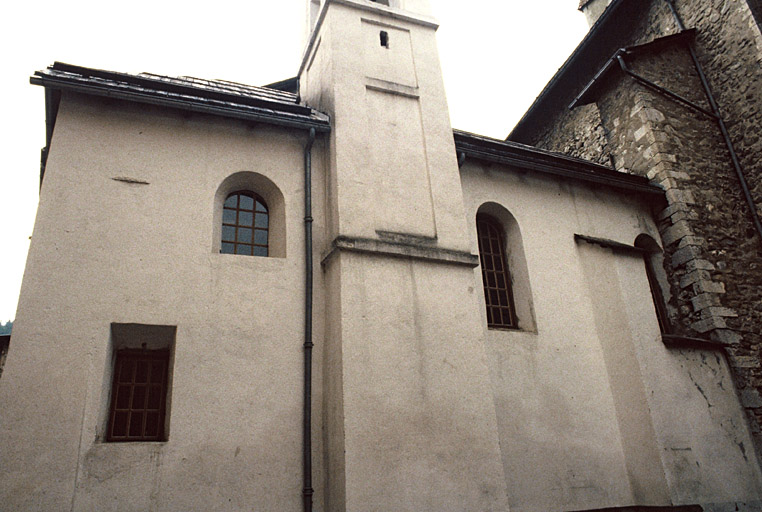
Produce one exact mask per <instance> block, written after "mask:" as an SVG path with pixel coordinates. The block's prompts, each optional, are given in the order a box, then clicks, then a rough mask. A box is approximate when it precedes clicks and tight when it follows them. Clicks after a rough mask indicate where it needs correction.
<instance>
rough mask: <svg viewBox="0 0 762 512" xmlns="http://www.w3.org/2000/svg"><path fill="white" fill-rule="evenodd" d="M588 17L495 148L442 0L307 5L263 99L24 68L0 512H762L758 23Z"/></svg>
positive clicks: (234, 89)
mask: <svg viewBox="0 0 762 512" xmlns="http://www.w3.org/2000/svg"><path fill="white" fill-rule="evenodd" d="M580 7H581V8H582V9H584V10H586V13H587V14H588V16H589V18H590V20H591V21H592V23H593V25H592V28H591V32H590V34H589V35H588V36H587V38H586V39H585V40H584V41H583V42H582V44H581V45H580V47H579V48H578V49H577V50H576V51H575V53H574V54H573V55H572V57H570V59H569V61H568V62H567V64H566V65H565V66H564V67H563V68H562V69H561V70H560V71H559V73H558V74H557V75H556V77H554V79H553V80H552V81H551V82H550V83H549V85H548V86H547V87H546V89H545V90H544V91H543V92H542V93H541V95H540V96H539V97H538V99H537V101H536V102H535V104H534V105H533V107H532V108H531V109H530V110H529V112H528V113H527V114H526V115H525V116H524V118H523V119H522V121H521V122H520V123H519V125H518V126H517V127H516V129H514V131H513V133H512V134H511V135H510V136H509V138H508V139H507V140H496V139H491V138H488V137H483V136H480V135H477V134H473V133H468V132H463V131H460V130H453V127H452V126H451V124H450V120H449V114H448V108H447V102H446V97H445V91H444V86H443V82H442V76H441V70H440V67H439V61H438V56H437V49H436V40H435V33H436V29H437V23H436V20H435V19H434V18H433V17H432V13H431V7H430V5H429V2H428V1H427V0H380V1H371V0H308V2H307V9H308V20H309V27H308V31H309V34H310V36H309V38H308V42H307V45H306V49H305V52H304V57H303V60H302V62H301V65H300V68H299V72H298V74H297V77H296V78H293V79H288V80H284V81H283V82H279V83H276V84H270V85H269V86H265V87H255V86H248V85H243V84H238V83H233V82H226V81H221V80H204V79H198V78H190V77H180V78H173V77H166V76H161V75H153V74H147V73H142V74H138V75H135V74H126V73H119V72H113V71H105V70H98V69H91V68H86V67H82V66H76V65H71V64H65V63H55V64H54V65H52V66H50V67H48V68H46V69H44V70H41V71H38V72H37V73H35V75H34V76H33V77H32V79H31V81H32V83H33V84H35V85H38V86H41V87H42V88H43V89H44V91H45V102H46V113H47V124H46V127H47V145H46V148H45V149H44V150H43V156H42V172H41V192H40V206H39V210H38V216H37V220H36V223H35V229H34V234H33V238H32V243H31V247H30V253H29V259H28V263H27V268H26V271H25V275H24V281H23V285H22V291H21V296H20V300H19V307H18V313H17V316H16V319H15V322H14V330H13V336H12V339H11V340H10V344H9V349H8V354H7V361H6V363H5V366H4V368H2V371H3V373H2V378H0V410H2V411H3V413H2V415H0V433H1V435H0V439H2V441H0V460H2V461H3V464H2V468H0V503H2V504H3V505H2V507H0V508H3V509H4V510H6V509H7V510H19V511H27V510H39V511H59V510H60V511H64V510H66V511H87V510H115V511H117V510H118V511H123V510H124V511H129V510H135V511H145V510H153V511H162V512H163V511H188V510H219V511H239V510H262V511H271V510H272V511H275V510H277V511H292V510H293V511H297V510H304V511H307V512H309V511H312V510H318V511H331V512H346V511H353V512H355V511H356V512H360V511H376V510H378V511H380V510H395V511H409V512H413V511H415V512H420V511H435V510H436V511H440V510H453V511H454V510H457V511H473V512H477V511H495V512H497V511H501V512H503V511H509V510H510V511H526V512H578V511H602V510H606V511H608V510H618V511H620V512H635V511H637V512H640V511H661V510H664V511H677V512H699V511H705V512H730V511H744V512H753V511H758V510H760V509H761V508H762V471H761V470H760V464H759V453H760V445H761V444H762V443H760V441H759V428H758V423H759V415H758V414H757V413H758V412H759V408H758V407H759V406H762V399H759V402H757V401H756V400H757V397H758V396H759V395H758V394H755V393H758V391H759V389H760V384H761V383H760V382H757V381H756V380H754V379H756V378H759V377H760V375H759V374H758V373H757V371H758V369H759V364H760V363H759V354H758V350H759V345H758V341H759V340H758V339H757V337H758V335H759V332H760V331H759V327H760V316H759V315H760V313H759V311H757V310H758V309H759V308H757V305H758V304H762V302H760V300H762V297H759V293H760V288H762V287H761V286H758V283H757V281H758V280H759V279H760V273H759V271H756V272H755V270H756V268H757V267H756V266H755V265H757V264H758V262H759V258H760V252H759V251H760V250H761V249H760V248H761V247H762V238H761V237H762V231H761V232H759V233H757V232H756V231H755V229H756V227H755V226H756V222H757V221H756V215H757V212H756V210H755V208H754V204H759V196H758V192H759V190H760V189H759V187H760V186H762V185H760V181H759V178H760V172H762V170H761V169H760V168H759V166H758V164H756V159H755V155H758V154H759V153H758V151H759V150H760V149H762V148H760V147H759V144H760V142H759V140H760V139H759V137H756V136H755V135H754V133H753V132H752V130H745V129H744V126H747V124H746V123H748V126H752V127H758V126H760V123H759V122H758V121H760V119H758V117H759V116H762V111H761V110H760V109H759V103H760V101H762V100H761V98H762V94H760V87H762V77H760V72H759V67H758V64H759V63H760V60H762V34H761V33H760V29H759V24H758V23H757V19H756V18H755V17H754V14H755V12H756V11H755V8H756V6H755V5H754V2H751V1H749V2H747V1H746V0H742V1H739V2H737V3H733V4H732V5H731V4H724V3H722V2H719V0H718V1H716V2H715V1H711V2H698V1H697V0H696V1H692V0H681V1H675V2H671V1H666V0H651V1H647V2H643V1H642V0H638V1H635V0H613V1H610V2H605V1H603V0H593V1H592V2H583V4H582V5H581V6H580ZM625 20H626V21H625ZM726 26H731V27H732V30H731V29H727V30H726V29H725V27H726ZM623 27H624V28H623ZM720 43H722V44H720ZM723 52H724V53H723ZM730 55H732V56H733V58H732V63H730V65H729V68H730V70H729V71H727V74H723V73H725V71H726V66H724V64H723V63H725V64H727V63H728V62H727V61H725V60H723V58H726V57H727V58H729V57H728V56H730ZM754 63H756V65H757V67H756V68H755V67H754ZM670 73H671V74H670ZM668 77H673V78H674V79H673V78H668ZM720 77H722V78H720ZM720 84H722V85H720ZM726 88H727V89H729V90H728V91H725V89H726ZM741 90H742V91H743V92H741ZM733 91H735V92H733ZM723 95H724V96H723ZM718 98H719V99H718ZM731 98H732V99H733V100H734V101H729V99H731ZM569 106H571V107H573V108H572V109H569V108H568V107H569ZM720 106H722V108H720ZM731 113H732V115H733V116H735V115H736V114H738V115H739V116H740V117H730V114H731ZM738 119H743V122H741V121H738ZM728 140H729V141H730V142H729V143H728ZM731 148H732V149H731ZM729 154H734V155H735V157H729V160H730V163H728V158H726V157H727V155H729ZM755 166H756V167H755ZM739 168H740V171H739ZM733 180H736V181H733ZM736 182H739V183H745V185H739V187H740V188H735V187H736ZM744 186H745V187H746V188H745V189H744ZM739 190H740V192H739ZM755 194H756V195H755ZM755 201H757V203H755ZM755 294H756V295H755ZM755 301H756V302H755ZM755 336H756V337H755Z"/></svg>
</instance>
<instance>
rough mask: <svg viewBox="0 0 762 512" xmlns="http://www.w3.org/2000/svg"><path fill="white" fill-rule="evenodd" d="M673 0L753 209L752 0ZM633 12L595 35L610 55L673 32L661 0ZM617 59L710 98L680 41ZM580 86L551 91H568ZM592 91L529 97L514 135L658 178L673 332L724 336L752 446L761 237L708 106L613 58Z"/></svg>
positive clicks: (756, 121) (758, 384)
mask: <svg viewBox="0 0 762 512" xmlns="http://www.w3.org/2000/svg"><path fill="white" fill-rule="evenodd" d="M674 3H675V5H676V7H677V10H678V12H679V14H680V16H681V18H682V20H683V23H684V25H685V27H686V28H695V29H696V39H695V42H694V43H693V47H694V48H695V52H696V55H697V59H698V61H699V63H700V64H701V66H702V67H703V68H704V71H705V73H706V76H707V80H708V83H709V86H710V88H711V89H712V91H713V92H714V94H715V97H716V101H717V103H718V105H719V108H720V111H721V114H722V116H723V118H724V119H725V123H726V125H727V128H728V131H729V133H730V138H731V140H732V142H733V144H734V145H735V149H736V151H737V153H738V157H739V160H740V162H741V166H742V168H743V171H744V174H745V176H746V179H747V180H748V183H749V187H750V189H751V192H752V196H753V199H754V202H755V204H756V205H757V207H756V208H757V211H758V212H760V213H762V209H760V208H759V205H762V164H761V163H760V159H759V155H760V154H762V138H761V137H760V134H759V133H760V127H762V72H760V67H761V65H762V35H761V34H760V29H759V25H758V24H757V20H756V19H755V18H754V14H753V13H755V14H759V12H760V10H759V7H760V3H762V2H760V1H759V0H749V3H748V5H747V4H746V3H745V2H727V1H724V0H675V2H674ZM757 19H759V18H757ZM609 21H610V22H612V21H613V22H614V23H616V20H609ZM636 23H637V26H636V28H635V29H634V30H633V31H632V32H631V33H630V35H627V36H623V37H622V38H621V40H619V41H615V42H612V41H605V43H606V44H610V45H611V48H610V55H613V53H614V52H615V51H616V50H617V49H618V48H620V47H624V46H628V47H629V46H634V45H641V44H644V43H648V42H651V41H654V40H657V39H659V38H661V37H664V36H667V35H672V34H676V33H677V32H678V26H677V23H676V21H675V19H674V17H673V15H672V13H671V11H670V10H669V6H668V4H667V2H666V1H664V0H653V1H651V2H650V4H649V7H648V8H647V10H646V11H645V12H642V13H641V18H640V20H639V21H637V22H636ZM601 44H603V43H601ZM627 59H628V62H629V65H630V67H631V69H632V70H634V71H635V72H637V73H638V74H640V75H642V76H644V77H646V78H648V79H649V80H651V81H653V82H655V83H657V84H658V85H660V86H662V87H665V88H666V89H669V90H670V91H672V92H674V93H676V94H679V95H680V96H682V97H684V98H686V99H688V100H690V101H692V102H694V103H695V104H697V105H698V106H700V107H701V108H703V109H705V110H711V106H710V103H709V101H708V100H707V96H706V94H705V93H704V89H703V86H702V84H701V80H700V77H699V75H698V73H697V72H696V68H695V66H694V62H693V59H692V56H691V54H690V51H689V50H688V47H687V46H685V45H682V44H680V43H679V42H675V41H673V42H671V43H670V44H668V45H666V46H664V47H655V46H654V47H653V48H651V49H650V50H649V51H647V52H641V53H640V54H638V55H632V56H628V57H627ZM589 78H590V79H591V78H592V76H590V77H589ZM579 92H580V90H575V91H563V92H561V91H559V92H557V93H555V94H558V95H563V94H566V95H568V98H564V100H563V101H566V100H568V101H571V99H572V98H573V97H574V96H576V95H577V94H579ZM595 100H596V105H590V106H586V107H581V108H578V109H576V110H575V111H571V112H569V111H566V110H564V111H555V112H553V114H552V115H548V113H547V112H548V110H550V109H542V108H539V109H536V112H543V110H544V112H543V113H542V114H534V115H535V116H538V117H539V116H541V115H542V116H547V117H548V119H547V120H546V122H545V123H544V124H545V126H546V127H547V128H545V129H539V130H536V131H535V133H534V134H532V140H523V142H531V143H534V144H535V145H537V146H539V147H543V148H546V149H551V150H555V151H560V152H563V153H566V154H569V155H573V156H579V157H582V158H587V159H590V160H593V161H596V162H600V163H607V164H608V162H609V161H613V162H614V164H615V167H616V168H617V169H619V170H622V171H624V172H633V173H637V174H642V175H647V176H648V177H649V178H650V179H651V180H652V181H653V182H655V183H658V184H659V185H661V186H662V187H663V188H664V189H665V191H666V198H667V204H668V206H667V208H666V209H664V210H663V211H661V212H657V220H658V221H659V223H660V226H659V228H660V231H661V236H662V241H663V243H664V246H665V247H664V248H665V252H666V256H667V257H666V258H665V271H666V273H667V274H668V276H669V281H670V289H669V290H668V293H666V294H665V295H666V296H667V299H668V302H669V313H670V317H671V320H672V323H673V326H674V333H675V334H679V335H683V336H691V337H702V338H707V339H711V340H713V341H714V342H717V343H719V344H722V345H724V346H725V351H726V353H727V354H728V359H729V362H730V364H731V366H732V367H733V371H734V375H735V380H736V384H737V387H738V388H739V392H740V398H741V400H742V403H743V405H744V406H745V407H746V409H747V412H748V417H749V419H750V425H751V428H752V431H753V432H754V434H755V436H756V442H757V451H758V453H760V452H762V434H760V425H762V396H761V395H760V391H761V390H762V363H760V346H761V344H762V337H761V336H760V331H761V330H762V240H760V239H759V236H758V234H757V233H756V231H755V229H754V225H753V223H752V213H751V209H750V208H749V206H748V204H747V203H746V201H745V199H744V197H743V193H742V191H741V187H740V182H739V179H738V177H737V175H736V173H735V170H734V167H733V165H732V162H731V159H730V153H729V151H728V149H727V146H726V144H725V141H724V138H723V136H722V133H721V130H720V127H719V125H718V123H717V122H716V120H714V119H713V118H712V117H710V116H707V115H705V114H704V113H701V112H699V111H697V110H696V109H693V108H690V107H689V106H686V105H684V104H682V103H680V102H677V101H675V100H674V99H672V98H668V97H665V96H664V95H662V94H660V93H657V92H655V91H654V90H652V89H649V88H646V87H644V86H642V85H639V84H638V83H637V82H635V81H634V80H633V79H632V78H630V77H628V76H626V75H625V74H624V73H622V72H621V71H619V70H615V71H613V72H611V73H610V74H609V75H608V82H606V83H605V85H604V86H603V87H602V88H601V89H599V91H598V93H597V95H596V97H595ZM559 101H560V100H559ZM580 123H581V124H582V125H580ZM539 124H542V123H539ZM525 137H526V136H525Z"/></svg>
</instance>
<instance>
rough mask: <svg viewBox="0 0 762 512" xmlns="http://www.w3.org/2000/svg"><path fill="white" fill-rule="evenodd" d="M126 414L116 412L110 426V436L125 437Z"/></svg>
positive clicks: (127, 415) (127, 414)
mask: <svg viewBox="0 0 762 512" xmlns="http://www.w3.org/2000/svg"><path fill="white" fill-rule="evenodd" d="M128 417H129V413H128V412H117V413H116V414H114V423H113V425H112V426H111V427H112V428H111V435H112V436H114V437H124V436H126V435H127V418H128Z"/></svg>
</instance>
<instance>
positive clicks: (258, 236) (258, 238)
mask: <svg viewBox="0 0 762 512" xmlns="http://www.w3.org/2000/svg"><path fill="white" fill-rule="evenodd" d="M254 243H255V244H259V245H267V231H265V230H262V229H258V230H257V232H256V233H255V234H254Z"/></svg>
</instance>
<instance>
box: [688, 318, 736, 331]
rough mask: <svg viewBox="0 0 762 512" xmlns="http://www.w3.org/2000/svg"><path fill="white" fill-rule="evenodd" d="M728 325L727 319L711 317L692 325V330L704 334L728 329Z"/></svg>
mask: <svg viewBox="0 0 762 512" xmlns="http://www.w3.org/2000/svg"><path fill="white" fill-rule="evenodd" d="M727 328H728V325H727V324H726V323H725V319H724V318H721V317H715V316H713V317H710V318H705V319H703V320H699V321H698V322H693V323H692V324H691V329H693V330H694V331H696V332H698V333H701V334H704V333H706V332H709V331H713V330H715V329H727Z"/></svg>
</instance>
